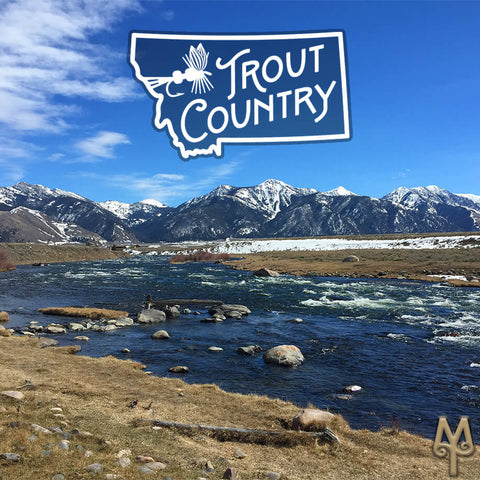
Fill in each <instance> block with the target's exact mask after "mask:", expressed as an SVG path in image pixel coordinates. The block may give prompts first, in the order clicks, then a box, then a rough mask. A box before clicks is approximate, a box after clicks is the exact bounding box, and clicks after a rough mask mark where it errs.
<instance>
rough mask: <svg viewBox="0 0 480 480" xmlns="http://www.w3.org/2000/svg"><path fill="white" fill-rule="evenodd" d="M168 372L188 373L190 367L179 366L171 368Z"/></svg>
mask: <svg viewBox="0 0 480 480" xmlns="http://www.w3.org/2000/svg"><path fill="white" fill-rule="evenodd" d="M168 371H169V372H172V373H188V372H189V371H190V370H189V369H188V367H185V366H183V365H179V366H177V367H171V368H169V369H168Z"/></svg>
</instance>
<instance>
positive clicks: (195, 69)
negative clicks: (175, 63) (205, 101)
mask: <svg viewBox="0 0 480 480" xmlns="http://www.w3.org/2000/svg"><path fill="white" fill-rule="evenodd" d="M209 55H210V54H209V53H207V52H206V51H205V49H204V48H203V45H202V44H201V43H199V44H198V46H197V48H195V47H194V46H193V45H192V46H190V51H189V53H188V55H184V56H183V61H184V62H185V63H186V64H187V67H188V68H187V69H186V70H185V71H184V72H183V73H182V72H181V71H180V70H175V71H174V72H173V73H172V75H171V76H170V77H144V79H145V81H146V82H148V84H149V85H150V87H152V88H153V89H155V88H158V87H160V86H162V85H165V84H166V87H165V91H166V92H167V95H168V96H169V97H172V98H174V97H180V96H181V95H184V94H183V93H180V92H179V93H171V92H170V85H171V84H172V83H175V84H176V85H180V84H181V83H182V82H183V81H184V80H186V81H187V82H192V89H191V90H190V92H191V93H195V94H201V93H205V92H207V91H210V90H211V89H212V88H213V85H212V83H211V82H210V80H209V79H208V78H207V75H209V76H210V75H212V74H211V73H210V72H207V71H206V68H207V63H208V56H209Z"/></svg>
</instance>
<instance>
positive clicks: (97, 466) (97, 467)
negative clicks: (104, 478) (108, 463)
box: [85, 463, 103, 473]
mask: <svg viewBox="0 0 480 480" xmlns="http://www.w3.org/2000/svg"><path fill="white" fill-rule="evenodd" d="M85 470H86V471H87V472H90V473H102V472H103V465H102V464H101V463H92V464H91V465H89V466H88V467H85Z"/></svg>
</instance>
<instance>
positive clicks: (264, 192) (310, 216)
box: [0, 180, 480, 243]
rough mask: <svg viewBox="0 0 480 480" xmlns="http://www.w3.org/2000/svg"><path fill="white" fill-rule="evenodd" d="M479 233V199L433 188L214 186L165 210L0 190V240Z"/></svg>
mask: <svg viewBox="0 0 480 480" xmlns="http://www.w3.org/2000/svg"><path fill="white" fill-rule="evenodd" d="M475 230H480V196H476V195H470V194H461V195H460V194H454V193H451V192H449V191H448V190H444V189H442V188H439V187H437V186H434V185H430V186H428V187H415V188H406V187H400V188H397V189H396V190H394V191H393V192H391V193H389V194H388V195H385V196H384V197H382V198H380V199H378V198H373V197H368V196H362V195H357V194H355V193H353V192H350V191H349V190H347V189H345V188H344V187H337V188H334V189H333V190H329V191H326V192H319V191H317V190H314V189H309V188H295V187H292V186H290V185H287V184H286V183H284V182H281V181H279V180H266V181H265V182H263V183H261V184H259V185H256V186H252V187H234V186H232V185H220V186H219V187H217V188H216V189H214V190H212V191H211V192H210V193H207V194H206V195H203V196H200V197H196V198H194V199H192V200H189V201H188V202H185V203H184V204H182V205H180V206H178V207H176V208H171V207H167V206H165V205H163V204H161V203H160V202H157V201H155V200H143V201H141V202H136V203H133V204H128V203H122V202H116V201H108V202H102V203H96V202H93V201H91V200H89V199H87V198H84V197H81V196H80V195H77V194H75V193H72V192H65V191H63V190H59V189H49V188H47V187H44V186H42V185H29V184H26V183H18V184H16V185H14V186H12V187H3V188H0V241H54V242H59V241H76V240H77V241H85V240H94V241H102V240H106V241H109V242H115V243H133V242H135V243H136V242H138V239H140V241H143V242H158V241H182V240H212V239H221V238H226V237H237V238H259V237H292V236H297V237H299V236H313V235H315V236H320V235H348V234H368V233H420V232H454V231H475Z"/></svg>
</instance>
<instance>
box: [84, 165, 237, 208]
mask: <svg viewBox="0 0 480 480" xmlns="http://www.w3.org/2000/svg"><path fill="white" fill-rule="evenodd" d="M239 165H240V162H239V161H236V160H232V161H230V162H228V163H224V164H222V165H220V166H216V167H208V168H206V169H205V171H203V172H202V173H197V174H196V175H195V178H189V177H187V176H185V175H178V174H170V173H157V174H155V175H148V176H147V175H145V174H143V173H131V174H128V175H126V174H109V175H100V174H94V173H91V172H83V173H77V175H79V176H83V177H87V178H91V179H92V180H97V181H99V182H101V183H102V185H109V186H111V187H114V188H118V189H121V190H127V191H129V192H133V193H135V194H136V195H137V197H138V200H141V199H143V198H147V197H148V198H153V199H155V200H158V201H160V202H162V203H166V204H167V205H175V204H178V203H179V201H180V202H183V201H185V199H188V200H189V199H191V198H193V197H195V196H198V195H204V194H205V193H208V192H209V191H210V190H213V189H214V188H215V187H217V186H218V184H219V183H221V182H222V181H223V180H224V179H225V178H227V177H229V176H230V175H231V174H232V173H234V171H236V170H237V168H238V167H239ZM197 177H200V180H198V179H197Z"/></svg>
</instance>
